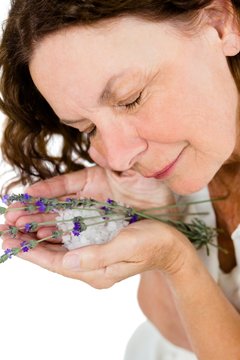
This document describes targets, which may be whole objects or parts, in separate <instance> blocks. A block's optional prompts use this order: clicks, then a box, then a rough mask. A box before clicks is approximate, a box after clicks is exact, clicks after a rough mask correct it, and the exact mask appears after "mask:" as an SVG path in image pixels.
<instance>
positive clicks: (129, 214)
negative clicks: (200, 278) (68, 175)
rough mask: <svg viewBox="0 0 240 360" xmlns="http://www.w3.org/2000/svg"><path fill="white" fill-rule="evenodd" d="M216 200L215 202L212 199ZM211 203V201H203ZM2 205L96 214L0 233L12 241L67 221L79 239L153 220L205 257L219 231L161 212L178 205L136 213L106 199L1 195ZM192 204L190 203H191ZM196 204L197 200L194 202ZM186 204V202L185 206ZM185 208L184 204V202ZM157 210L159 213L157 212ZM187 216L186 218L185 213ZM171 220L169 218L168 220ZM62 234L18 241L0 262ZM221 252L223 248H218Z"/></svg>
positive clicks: (137, 211) (73, 233)
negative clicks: (103, 227) (101, 228)
mask: <svg viewBox="0 0 240 360" xmlns="http://www.w3.org/2000/svg"><path fill="white" fill-rule="evenodd" d="M216 200H219V199H216ZM205 201H212V200H204V201H201V202H205ZM2 202H3V203H4V204H5V205H10V204H12V203H14V202H20V203H21V204H22V205H23V206H22V207H21V208H6V207H0V213H1V214H5V213H6V212H8V211H17V210H19V209H21V210H25V211H26V212H42V213H58V212H59V211H65V210H75V209H77V210H78V209H81V210H88V211H91V210H93V211H96V210H97V211H98V214H99V216H91V217H87V218H86V217H85V218H82V217H81V216H77V217H73V218H71V219H67V220H66V219H65V220H61V221H51V222H43V223H36V222H32V223H27V224H25V225H24V227H23V228H17V227H15V226H9V227H8V229H7V230H5V231H2V232H0V236H1V235H3V234H5V233H9V234H10V236H11V237H12V238H16V237H17V235H18V233H19V232H21V233H22V232H24V233H31V232H35V231H36V230H37V229H38V228H39V227H41V226H46V225H57V226H59V224H60V223H61V222H64V223H66V222H70V223H72V224H73V226H72V228H71V233H72V235H73V236H80V234H81V233H82V232H84V231H85V230H86V229H87V228H88V227H89V226H94V225H98V224H108V223H109V222H111V221H112V222H114V221H115V222H116V221H120V220H121V221H123V220H125V221H127V223H128V224H132V223H134V222H136V221H139V220H143V219H154V220H157V221H162V222H164V223H167V224H169V225H171V226H173V227H175V228H176V229H177V230H179V231H180V232H182V233H183V234H184V235H185V236H187V237H188V239H189V240H190V241H191V243H192V244H194V246H195V247H196V248H197V249H199V248H201V247H202V246H205V247H206V251H207V254H208V255H209V251H210V250H209V245H212V246H217V245H215V243H214V242H213V239H214V237H216V235H217V234H218V233H219V232H220V230H219V229H216V228H211V227H208V226H207V225H206V224H205V223H204V222H203V221H202V220H201V219H199V218H194V219H193V220H192V221H191V222H190V223H184V222H183V221H181V220H176V219H175V218H174V217H176V214H178V215H186V213H185V212H184V213H183V212H181V211H179V212H176V211H175V212H172V213H169V212H167V213H163V210H167V209H172V208H176V209H179V207H181V204H173V205H169V206H162V207H158V208H151V209H144V210H142V211H139V210H137V209H134V208H131V207H128V206H126V205H121V204H119V203H117V202H115V201H114V200H111V199H107V201H106V202H99V201H96V200H94V199H74V198H67V199H65V200H64V201H60V200H58V199H56V198H51V199H49V198H42V197H41V198H34V197H32V196H30V195H29V194H27V193H25V194H11V195H4V196H3V198H2ZM193 203H194V202H191V204H193ZM197 203H199V201H198V202H197ZM189 204H190V203H189ZM184 205H188V203H184ZM157 211H158V212H159V213H157ZM202 214H206V213H195V214H194V215H202ZM188 215H190V214H189V213H188ZM171 217H173V218H171ZM89 219H91V220H94V221H93V223H91V224H88V225H87V224H86V221H87V220H89ZM63 235H64V231H62V230H55V231H53V232H52V235H51V236H49V237H47V238H44V239H40V240H35V239H31V240H29V241H25V240H24V241H22V242H21V244H20V247H15V248H12V249H6V250H5V252H4V254H3V255H2V256H1V257H0V263H2V262H5V261H6V260H8V259H11V258H12V256H14V255H17V254H19V253H20V252H28V251H29V250H31V249H33V248H35V247H36V246H37V245H38V244H39V243H40V242H42V241H47V240H49V239H56V238H61V237H62V236H63ZM220 249H221V250H222V251H225V250H224V249H222V248H220Z"/></svg>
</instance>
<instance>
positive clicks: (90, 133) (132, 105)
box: [85, 92, 142, 139]
mask: <svg viewBox="0 0 240 360" xmlns="http://www.w3.org/2000/svg"><path fill="white" fill-rule="evenodd" d="M141 100H142V92H141V93H140V94H139V96H138V98H137V99H136V100H134V101H133V102H132V103H130V104H125V105H121V106H124V107H125V108H126V109H127V110H132V109H134V108H135V107H136V106H137V105H139V104H140V103H141ZM96 131H97V128H96V126H93V127H92V128H90V131H89V130H88V131H87V132H86V131H85V132H86V134H87V137H88V138H89V139H90V138H92V137H93V136H94V135H96Z"/></svg>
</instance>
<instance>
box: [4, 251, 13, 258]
mask: <svg viewBox="0 0 240 360" xmlns="http://www.w3.org/2000/svg"><path fill="white" fill-rule="evenodd" d="M4 254H6V255H8V258H9V259H11V257H12V250H11V249H6V250H5V251H4Z"/></svg>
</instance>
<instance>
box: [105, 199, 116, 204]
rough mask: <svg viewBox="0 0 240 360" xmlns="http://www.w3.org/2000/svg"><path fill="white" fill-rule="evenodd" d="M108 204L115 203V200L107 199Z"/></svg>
mask: <svg viewBox="0 0 240 360" xmlns="http://www.w3.org/2000/svg"><path fill="white" fill-rule="evenodd" d="M106 202H107V203H108V204H113V203H114V201H113V200H111V199H107V201H106Z"/></svg>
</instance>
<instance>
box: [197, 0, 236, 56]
mask: <svg viewBox="0 0 240 360" xmlns="http://www.w3.org/2000/svg"><path fill="white" fill-rule="evenodd" d="M204 10H205V11H204V12H205V15H207V23H208V24H209V25H211V26H212V27H214V28H215V29H216V31H217V32H218V36H219V39H220V40H221V43H222V51H223V54H224V55H225V56H235V55H237V54H238V53H239V52H240V22H239V20H238V16H237V14H236V10H235V9H234V8H233V5H232V2H231V1H230V0H215V1H213V2H212V4H211V5H210V6H208V7H206V8H205V9H204Z"/></svg>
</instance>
